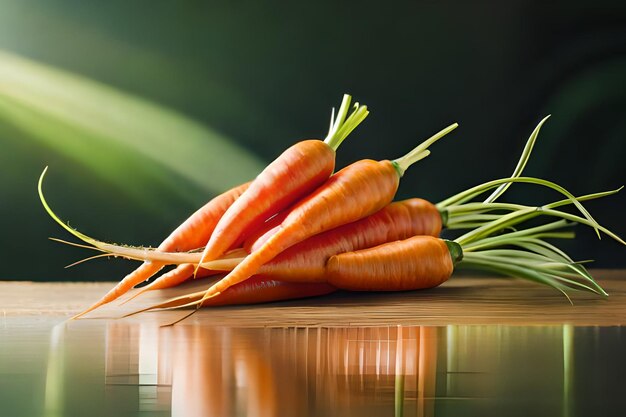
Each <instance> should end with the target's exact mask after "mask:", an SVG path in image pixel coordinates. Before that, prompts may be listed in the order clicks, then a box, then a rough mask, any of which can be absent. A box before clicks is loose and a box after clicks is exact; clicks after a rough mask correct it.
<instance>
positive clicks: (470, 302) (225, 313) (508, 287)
mask: <svg viewBox="0 0 626 417" xmlns="http://www.w3.org/2000/svg"><path fill="white" fill-rule="evenodd" d="M591 272H592V275H593V276H594V277H596V278H597V280H598V282H599V283H600V284H601V285H602V286H603V287H604V288H605V289H606V291H607V292H608V293H609V294H610V296H609V298H607V299H603V298H601V297H599V296H596V295H593V294H588V293H583V292H575V293H572V301H573V305H572V304H570V303H569V302H568V301H567V299H566V298H565V297H564V296H563V295H562V294H560V293H559V292H558V291H556V290H553V289H550V288H547V287H544V286H540V285H537V284H533V283H528V282H525V281H523V280H515V279H508V278H496V277H488V276H476V277H470V276H455V277H453V278H452V279H450V280H449V281H448V282H446V283H445V284H443V285H442V286H440V287H438V288H434V289H431V290H425V291H413V292H403V293H348V292H339V293H336V294H332V295H329V296H325V297H319V298H313V299H304V300H296V301H288V302H280V303H271V304H263V305H249V306H232V307H220V308H206V309H202V310H201V311H199V312H197V313H196V314H194V315H192V316H191V317H189V318H188V319H186V320H189V321H190V323H196V322H203V323H211V324H214V325H217V326H233V327H303V326H326V327H335V326H384V325H404V326H412V325H435V326H439V325H448V324H472V325H481V324H515V325H546V324H547V325H550V324H573V325H599V326H616V325H624V324H626V270H595V271H591ZM112 285H113V283H108V282H107V283H33V282H17V281H5V282H0V319H1V318H2V316H4V317H11V316H33V315H46V316H67V317H70V316H71V315H73V314H74V313H76V312H78V311H80V310H81V309H83V308H85V307H87V306H88V305H89V304H91V303H92V302H94V301H96V300H97V299H99V298H100V297H101V296H102V295H103V294H104V293H105V292H106V291H107V290H108V289H110V288H111V286H112ZM198 288H199V287H198V283H194V284H191V285H190V286H187V287H185V288H183V289H181V288H175V289H171V290H164V291H153V292H152V293H147V294H146V295H145V296H142V297H138V298H137V301H133V302H132V303H128V304H126V305H124V306H119V305H118V304H119V303H118V302H114V303H112V305H108V306H105V307H103V308H101V309H99V310H97V311H96V312H94V313H93V314H91V315H90V316H88V317H91V318H119V317H121V316H122V315H123V314H125V313H128V312H130V311H134V310H136V309H138V308H141V307H143V306H146V305H149V304H152V303H155V302H157V301H159V300H163V299H166V298H169V297H173V296H177V295H180V294H181V293H182V292H183V291H185V292H188V291H189V290H191V291H193V290H197V289H198ZM188 312H189V310H187V311H161V312H148V313H142V314H138V315H135V316H132V317H130V318H126V319H124V320H143V321H145V320H149V321H157V322H162V323H163V324H166V323H168V322H171V321H174V320H176V319H177V318H180V317H182V316H183V315H185V314H187V313H188Z"/></svg>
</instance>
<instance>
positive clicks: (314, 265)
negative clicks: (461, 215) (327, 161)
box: [209, 198, 442, 282]
mask: <svg viewBox="0 0 626 417" xmlns="http://www.w3.org/2000/svg"><path fill="white" fill-rule="evenodd" d="M441 226H442V220H441V216H440V214H439V212H438V211H437V208H436V207H435V206H434V205H433V204H431V203H429V202H428V201H426V200H422V199H420V198H411V199H408V200H403V201H397V202H394V203H391V204H389V205H388V206H386V207H384V208H383V209H381V210H379V211H377V212H376V213H374V214H372V215H370V216H367V217H365V218H363V219H360V220H357V221H355V222H352V223H348V224H345V225H343V226H339V227H337V228H334V229H331V230H328V231H326V232H324V233H320V234H318V235H315V236H313V237H310V238H308V239H306V240H304V241H302V242H300V243H298V244H296V245H294V246H292V247H290V248H288V249H287V250H285V251H283V252H282V253H280V254H279V255H278V256H276V257H275V258H274V259H272V260H271V261H270V262H268V263H266V264H264V265H263V266H261V268H260V269H259V272H260V273H261V274H263V275H266V276H268V277H272V278H274V279H280V280H285V281H291V282H324V281H325V280H326V277H325V274H326V270H325V266H326V263H327V261H328V259H329V258H330V257H331V256H333V255H335V254H338V253H343V252H348V251H354V250H360V249H366V248H370V247H373V246H376V245H380V244H382V243H385V242H388V241H390V240H400V239H406V238H408V237H410V236H414V235H430V236H439V233H440V232H441ZM209 264H210V263H209Z"/></svg>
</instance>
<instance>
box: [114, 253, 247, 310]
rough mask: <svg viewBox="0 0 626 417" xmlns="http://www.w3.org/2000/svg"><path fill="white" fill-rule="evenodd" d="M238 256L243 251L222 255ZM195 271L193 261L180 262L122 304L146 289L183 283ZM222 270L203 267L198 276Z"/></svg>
mask: <svg viewBox="0 0 626 417" xmlns="http://www.w3.org/2000/svg"><path fill="white" fill-rule="evenodd" d="M244 254H247V252H244ZM197 255H198V259H200V254H199V253H198V254H197ZM237 256H242V253H241V251H238V250H233V251H231V252H229V255H228V256H225V257H222V259H228V258H229V257H237ZM153 262H154V261H153ZM157 262H158V261H157ZM162 264H163V265H165V264H167V263H162ZM194 271H195V266H194V264H191V263H180V264H178V266H177V267H176V268H174V269H172V270H171V271H168V272H167V273H165V274H163V275H161V276H160V277H159V278H158V279H156V280H154V281H153V282H151V283H150V284H149V285H146V286H145V287H142V288H141V289H140V290H139V291H137V292H136V293H135V294H133V295H132V297H129V298H128V299H126V300H124V302H123V303H122V304H125V303H127V302H129V301H131V300H132V299H134V298H136V297H139V296H140V295H141V294H143V293H145V292H146V291H151V290H161V289H165V288H171V287H175V286H176V285H178V284H182V283H183V282H185V281H186V280H187V279H189V278H191V277H192V276H193V273H194ZM221 272H223V271H220V270H209V269H201V270H200V271H199V272H198V275H197V277H198V278H205V277H208V276H211V275H215V274H219V273H221Z"/></svg>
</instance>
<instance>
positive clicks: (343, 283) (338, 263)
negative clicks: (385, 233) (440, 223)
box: [326, 236, 463, 291]
mask: <svg viewBox="0 0 626 417" xmlns="http://www.w3.org/2000/svg"><path fill="white" fill-rule="evenodd" d="M449 245H451V247H450V246H449ZM455 253H458V254H459V255H458V256H461V257H462V253H463V251H462V250H461V247H460V246H459V245H458V244H455V243H454V242H450V241H444V240H442V239H438V238H435V237H432V236H414V237H411V238H408V239H405V240H399V241H395V242H389V243H384V244H382V245H379V246H376V247H373V248H369V249H362V250H359V251H354V252H346V253H340V254H338V255H334V256H332V257H331V258H330V259H329V260H328V264H327V266H326V277H327V282H328V283H329V284H331V285H333V286H335V287H337V288H341V289H346V290H352V291H403V290H416V289H423V288H432V287H436V286H437V285H439V284H441V283H443V282H444V281H446V280H447V279H448V278H449V277H450V275H451V274H452V271H453V269H454V262H455V261H457V260H458V256H455Z"/></svg>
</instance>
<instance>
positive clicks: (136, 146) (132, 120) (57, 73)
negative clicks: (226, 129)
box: [0, 51, 264, 207]
mask: <svg viewBox="0 0 626 417" xmlns="http://www.w3.org/2000/svg"><path fill="white" fill-rule="evenodd" d="M2 119H4V120H2ZM0 121H2V122H8V123H10V124H12V125H14V126H16V127H17V128H19V129H20V130H22V131H24V132H26V133H27V137H28V138H29V140H31V139H32V140H33V141H36V142H38V143H39V144H40V145H44V146H46V147H47V148H49V149H50V150H51V151H53V152H54V153H57V154H59V155H62V156H63V157H65V158H68V159H70V160H72V161H75V162H77V163H78V164H80V165H83V166H84V167H86V168H87V169H88V170H90V171H92V172H93V173H94V174H96V175H97V176H98V177H99V178H101V179H103V180H105V181H108V182H110V183H112V184H114V185H115V186H116V187H118V188H119V189H120V190H121V191H123V192H124V193H125V194H126V195H129V196H130V197H133V198H134V199H135V200H136V201H138V202H140V204H141V205H143V206H146V207H158V205H159V194H161V193H160V191H163V192H165V193H170V194H173V195H178V196H179V197H180V198H181V199H184V200H185V201H186V202H188V203H189V202H197V200H198V197H197V196H192V195H190V190H191V189H199V190H204V191H206V192H207V194H215V193H217V192H220V191H222V190H224V189H226V188H228V187H230V186H233V185H235V184H238V183H241V182H245V181H247V180H249V179H250V178H253V177H254V176H256V175H257V174H258V173H259V172H260V171H261V170H262V168H263V166H264V163H263V161H261V160H260V159H259V158H258V157H256V156H255V155H253V154H251V153H250V152H248V151H246V150H245V149H243V148H242V147H240V146H238V145H237V144H235V143H234V142H233V141H231V140H229V139H228V138H226V137H224V136H222V135H220V134H219V133H218V132H215V131H213V130H211V129H210V128H208V127H206V126H203V125H201V124H199V123H197V122H195V121H193V120H190V119H189V118H186V117H185V116H183V115H181V114H179V113H177V112H175V111H173V110H170V109H168V108H165V107H163V106H160V105H158V104H156V103H153V102H150V101H147V100H144V99H142V98H139V97H135V96H132V95H130V94H127V93H124V92H121V91H118V90H116V89H114V88H111V87H108V86H106V85H104V84H101V83H98V82H95V81H93V80H90V79H86V78H83V77H81V76H78V75H74V74H71V73H68V72H64V71H61V70H59V69H55V68H51V67H48V66H45V65H42V64H39V63H36V62H33V61H30V60H27V59H24V58H21V57H18V56H16V55H13V54H11V53H8V52H6V51H0ZM120 166H126V167H128V166H131V167H133V168H132V169H133V170H132V172H131V173H130V175H129V172H128V169H126V170H124V169H118V167H120ZM42 168H43V167H42ZM51 170H52V172H54V167H51ZM181 182H182V183H188V184H187V185H191V187H188V186H187V187H180V186H179V185H180V184H181Z"/></svg>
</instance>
